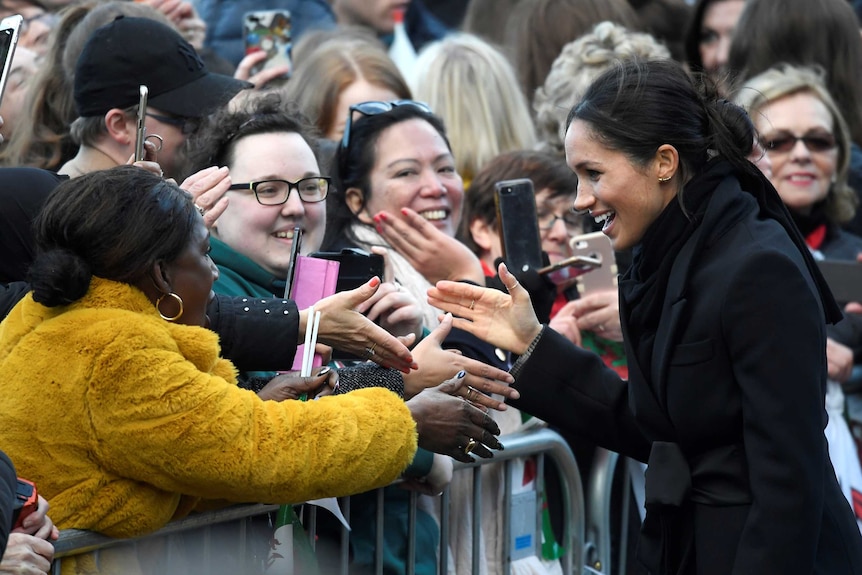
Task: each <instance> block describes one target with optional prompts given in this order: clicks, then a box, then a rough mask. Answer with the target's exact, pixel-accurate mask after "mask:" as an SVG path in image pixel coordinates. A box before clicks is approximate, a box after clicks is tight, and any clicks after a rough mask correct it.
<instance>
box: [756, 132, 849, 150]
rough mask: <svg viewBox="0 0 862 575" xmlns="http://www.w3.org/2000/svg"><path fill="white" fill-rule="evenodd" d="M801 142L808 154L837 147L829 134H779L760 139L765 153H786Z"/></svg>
mask: <svg viewBox="0 0 862 575" xmlns="http://www.w3.org/2000/svg"><path fill="white" fill-rule="evenodd" d="M799 141H801V142H802V143H803V144H804V145H805V147H806V148H808V151H809V152H828V151H830V150H834V149H835V147H836V146H837V143H836V142H835V136H833V135H832V134H830V133H829V132H811V133H808V134H805V135H804V136H796V135H795V134H791V133H788V132H780V133H778V134H774V135H771V136H767V137H764V138H761V139H760V143H761V145H762V146H763V148H764V149H765V150H766V151H767V152H773V153H774V152H778V153H787V152H789V151H790V150H792V149H793V148H794V147H795V146H796V142H799Z"/></svg>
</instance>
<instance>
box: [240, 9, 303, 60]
mask: <svg viewBox="0 0 862 575" xmlns="http://www.w3.org/2000/svg"><path fill="white" fill-rule="evenodd" d="M243 33H244V38H245V53H246V54H252V53H254V52H259V51H261V50H263V51H264V52H266V53H267V58H266V60H265V61H264V63H263V65H261V66H256V67H255V69H254V70H253V72H259V71H260V70H261V69H264V68H271V67H273V66H282V65H285V64H286V65H288V66H289V65H290V63H291V62H290V50H291V46H292V44H291V37H290V12H288V11H287V10H260V11H254V12H246V14H245V16H244V18H243Z"/></svg>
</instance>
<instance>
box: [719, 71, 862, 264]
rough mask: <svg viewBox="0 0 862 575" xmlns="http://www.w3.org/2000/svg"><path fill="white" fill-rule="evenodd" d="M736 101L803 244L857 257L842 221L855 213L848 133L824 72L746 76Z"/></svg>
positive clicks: (859, 243)
mask: <svg viewBox="0 0 862 575" xmlns="http://www.w3.org/2000/svg"><path fill="white" fill-rule="evenodd" d="M736 101H737V103H739V104H740V105H741V106H742V107H743V108H745V109H746V110H747V111H748V113H749V115H750V116H751V120H752V122H754V127H755V128H756V130H757V133H758V135H759V140H760V144H761V146H762V148H763V150H764V151H765V153H766V154H767V155H768V156H769V159H770V162H771V163H772V176H771V177H770V180H771V181H772V184H773V185H774V186H775V189H776V190H778V195H779V196H781V200H782V201H783V202H784V204H785V205H786V206H787V207H788V209H789V210H790V213H791V215H792V216H793V219H794V221H795V222H796V225H797V226H799V229H800V230H801V231H802V233H803V234H804V235H805V236H806V240H807V242H808V245H809V246H810V247H811V249H812V250H813V251H816V252H819V253H820V254H821V255H822V256H823V258H827V259H851V260H855V259H856V256H857V254H859V253H860V252H862V239H860V238H858V237H857V236H855V235H852V234H849V233H847V232H844V231H842V229H841V227H840V226H841V225H842V224H844V223H846V222H848V221H850V220H851V219H852V218H853V216H854V214H855V213H856V203H857V202H856V194H855V192H854V191H853V189H851V188H850V186H849V185H848V184H847V175H848V171H849V167H850V132H849V130H848V128H847V123H846V122H845V121H844V118H843V116H842V115H841V112H840V111H839V109H838V107H837V105H836V103H835V101H834V99H833V98H832V96H831V95H830V93H829V92H828V91H827V89H826V87H825V84H824V83H823V78H822V76H821V75H820V74H819V73H818V72H817V71H816V70H814V69H811V68H799V67H794V66H788V65H784V66H779V67H775V68H771V69H769V70H767V71H766V72H763V73H762V74H759V75H758V76H755V77H754V78H751V79H750V80H749V81H748V82H746V84H745V85H744V86H743V87H742V88H741V89H740V90H739V91H738V92H737V96H736ZM821 259H822V258H821Z"/></svg>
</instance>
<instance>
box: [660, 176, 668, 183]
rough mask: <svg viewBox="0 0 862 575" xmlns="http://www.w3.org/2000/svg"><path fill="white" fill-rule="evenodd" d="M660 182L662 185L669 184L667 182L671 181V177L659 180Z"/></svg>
mask: <svg viewBox="0 0 862 575" xmlns="http://www.w3.org/2000/svg"><path fill="white" fill-rule="evenodd" d="M658 181H659V182H661V183H665V182H667V181H670V176H668V177H666V178H659V179H658Z"/></svg>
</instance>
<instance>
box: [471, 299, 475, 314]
mask: <svg viewBox="0 0 862 575" xmlns="http://www.w3.org/2000/svg"><path fill="white" fill-rule="evenodd" d="M475 306H476V300H473V301H471V302H470V310H471V311H472V310H473V308H474V307H475Z"/></svg>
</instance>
